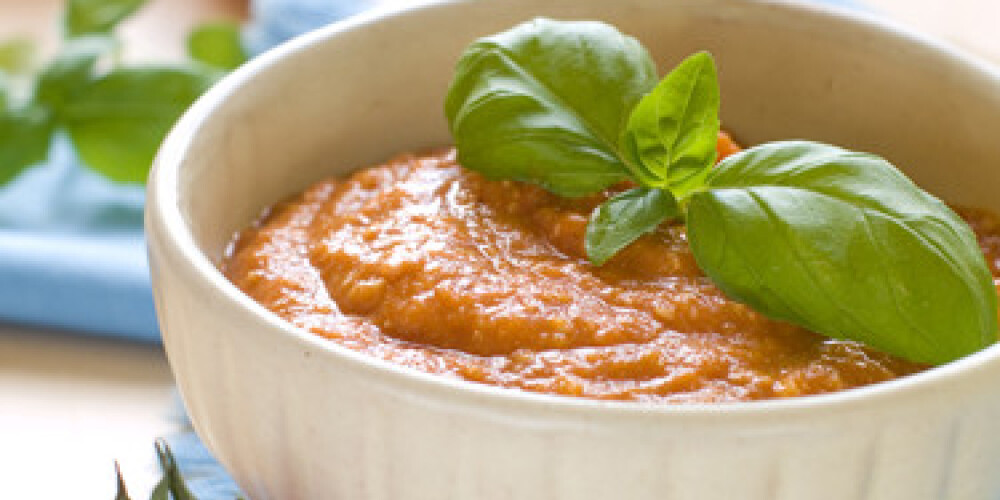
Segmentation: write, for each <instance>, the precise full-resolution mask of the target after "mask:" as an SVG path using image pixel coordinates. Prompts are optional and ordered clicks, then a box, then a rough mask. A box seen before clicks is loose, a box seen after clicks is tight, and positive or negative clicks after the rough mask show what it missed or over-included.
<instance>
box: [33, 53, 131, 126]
mask: <svg viewBox="0 0 1000 500" xmlns="http://www.w3.org/2000/svg"><path fill="white" fill-rule="evenodd" d="M114 47H115V42H114V40H112V39H110V38H108V37H106V36H100V35H89V36H84V37H80V38H76V39H73V40H70V41H68V42H67V43H66V44H65V46H64V47H63V50H62V52H60V53H59V55H58V56H56V58H55V60H53V61H52V62H51V63H50V64H49V65H48V66H47V67H46V68H45V70H43V71H42V74H41V75H40V76H39V77H38V84H37V86H36V88H35V100H36V101H38V102H40V103H43V104H45V105H47V106H49V107H50V108H52V109H54V110H58V109H60V108H62V106H63V103H64V102H65V101H66V100H67V99H68V98H69V96H70V94H72V93H74V92H76V91H77V90H79V89H80V88H82V87H84V86H85V85H86V84H87V83H88V82H89V81H90V80H91V79H92V78H93V77H94V69H95V67H96V66H97V61H98V60H99V59H100V58H101V57H102V56H104V55H107V54H109V53H111V52H112V51H113V50H114ZM57 112H58V111H57Z"/></svg>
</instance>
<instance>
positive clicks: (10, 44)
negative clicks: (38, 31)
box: [0, 38, 36, 75]
mask: <svg viewBox="0 0 1000 500" xmlns="http://www.w3.org/2000/svg"><path fill="white" fill-rule="evenodd" d="M35 50H36V47H35V43H34V42H32V41H31V40H28V39H25V38H15V39H13V40H9V41H6V42H3V43H0V71H3V72H4V73H7V74H10V75H20V74H24V73H27V72H29V70H30V69H31V67H32V65H33V62H34V60H35Z"/></svg>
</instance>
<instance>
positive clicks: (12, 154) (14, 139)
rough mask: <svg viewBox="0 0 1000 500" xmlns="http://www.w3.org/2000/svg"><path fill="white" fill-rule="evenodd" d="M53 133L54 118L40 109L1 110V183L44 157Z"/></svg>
mask: <svg viewBox="0 0 1000 500" xmlns="http://www.w3.org/2000/svg"><path fill="white" fill-rule="evenodd" d="M52 133H53V126H52V120H51V118H50V116H49V114H48V113H47V112H46V111H45V110H43V109H41V108H38V107H31V108H28V109H24V110H17V111H14V110H7V111H0V186H2V185H4V184H6V183H8V182H10V181H11V180H13V179H14V178H15V177H17V175H18V174H20V173H21V172H22V171H24V170H25V169H26V168H28V167H30V166H32V165H34V164H36V163H38V162H41V161H43V160H45V158H46V157H47V156H48V153H49V143H50V142H51V140H52Z"/></svg>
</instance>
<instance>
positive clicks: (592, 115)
mask: <svg viewBox="0 0 1000 500" xmlns="http://www.w3.org/2000/svg"><path fill="white" fill-rule="evenodd" d="M656 82H657V77H656V67H655V64H654V63H653V60H652V59H651V58H650V56H649V53H648V52H646V50H645V49H644V48H643V47H642V45H640V44H639V42H638V41H636V40H635V39H634V38H631V37H629V36H626V35H624V34H622V33H621V32H619V31H618V30H616V29H615V28H613V27H611V26H609V25H607V24H604V23H599V22H590V21H585V22H584V21H581V22H561V21H554V20H550V19H536V20H534V21H531V22H528V23H524V24H521V25H519V26H517V27H515V28H513V29H511V30H509V31H506V32H503V33H500V34H497V35H494V36H489V37H486V38H482V39H480V40H478V41H476V42H475V43H473V44H472V45H471V46H470V47H469V48H468V49H466V51H465V53H464V54H463V55H462V57H461V60H460V61H459V62H458V67H457V69H456V74H455V78H454V80H453V81H452V83H451V87H450V88H449V89H448V95H447V98H446V100H445V114H446V115H447V117H448V122H449V124H450V126H451V132H452V135H453V137H454V139H455V144H456V146H457V148H458V159H459V161H460V162H461V163H462V165H464V166H465V167H468V168H471V169H473V170H477V171H479V172H482V173H483V174H484V175H486V176H487V177H490V178H494V179H497V178H504V179H516V180H522V181H528V182H533V183H536V184H539V185H541V186H543V187H545V188H546V189H548V190H550V191H552V192H555V193H557V194H560V195H563V196H580V195H584V194H589V193H593V192H595V191H599V190H601V189H603V188H605V187H607V186H610V185H611V184H614V183H616V182H619V181H621V180H623V179H625V178H626V177H627V171H626V168H625V166H624V165H623V164H622V162H621V160H620V159H619V157H620V155H619V153H618V149H617V148H618V140H619V137H620V135H621V133H622V130H624V128H625V124H626V122H627V119H628V116H629V113H630V112H631V111H632V108H633V107H634V106H635V104H636V103H637V102H638V101H639V99H641V98H642V96H643V95H644V94H645V93H646V92H648V91H649V90H651V89H652V88H653V87H654V86H655V85H656Z"/></svg>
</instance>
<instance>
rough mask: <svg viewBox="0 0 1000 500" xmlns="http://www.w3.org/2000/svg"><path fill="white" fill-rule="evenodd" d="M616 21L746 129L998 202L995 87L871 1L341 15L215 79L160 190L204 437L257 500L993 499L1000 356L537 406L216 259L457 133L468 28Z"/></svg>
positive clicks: (168, 271) (442, 6)
mask: <svg viewBox="0 0 1000 500" xmlns="http://www.w3.org/2000/svg"><path fill="white" fill-rule="evenodd" d="M537 15H546V16H550V17H557V18H593V19H601V20H604V21H607V22H610V23H612V24H615V25H617V26H619V27H620V28H621V29H623V30H624V31H626V32H627V33H630V34H632V35H635V36H637V37H638V38H639V39H640V40H641V41H642V42H643V43H644V44H646V46H647V47H649V48H650V50H651V51H652V53H653V54H654V56H655V58H656V59H657V60H658V62H659V63H660V65H661V68H666V67H669V66H671V65H672V64H674V63H676V62H677V61H679V60H680V58H681V57H683V56H685V55H687V54H689V53H691V52H693V51H695V50H698V49H709V50H711V51H712V52H713V53H714V54H715V56H716V57H717V59H718V62H719V66H720V68H721V78H722V88H723V93H724V95H723V100H724V104H723V110H724V111H723V112H724V116H723V120H724V124H725V126H726V127H727V128H728V129H730V130H732V131H734V132H735V133H736V134H737V135H738V137H740V138H741V139H742V140H743V141H746V142H749V143H755V142H758V141H763V140H770V139H777V138H795V137H803V138H810V139H816V140H823V141H828V142H832V143H837V144H841V145H845V146H849V147H853V148H856V149H861V150H870V151H875V152H878V153H881V154H883V155H886V156H888V157H889V158H890V159H892V160H894V161H895V162H896V163H897V164H898V165H899V166H901V167H902V168H903V170H905V171H906V172H907V173H909V174H910V175H911V176H912V177H913V178H914V179H915V180H916V181H917V182H919V183H920V184H922V185H924V186H925V187H926V188H928V189H930V190H931V191H933V192H936V193H937V194H939V195H940V196H942V197H944V198H945V199H947V200H949V201H952V202H957V203H962V204H971V205H979V206H984V207H989V208H992V209H993V210H996V211H1000V196H997V190H998V188H1000V168H998V167H1000V165H998V162H1000V160H998V158H1000V140H998V139H997V135H996V134H997V131H1000V77H998V74H997V73H995V72H992V70H990V69H988V68H987V67H985V66H984V65H981V64H979V63H977V62H975V61H973V60H970V59H968V58H966V57H964V56H962V55H959V54H957V53H955V52H953V51H951V50H950V49H947V48H945V47H942V46H940V45H938V44H936V43H933V42H930V41H928V40H925V39H923V38H921V37H919V36H915V35H913V34H912V33H908V32H906V31H903V30H900V29H898V28H895V27H892V26H889V25H887V24H884V23H882V22H879V21H875V20H872V19H868V18H865V17H861V16H859V15H856V14H851V13H846V12H840V11H835V10H829V9H827V8H823V7H816V6H802V5H795V4H790V3H785V2H773V1H767V2H765V1H747V0H674V1H669V2H668V1H663V0H618V1H608V0H549V1H546V2H538V1H536V0H491V1H488V2H487V1H479V2H476V1H468V2H438V3H435V4H432V5H428V6H423V7H413V8H409V9H406V10H401V11H396V12H382V13H375V14H371V15H367V16H364V17H360V18H355V19H352V20H350V21H348V22H346V23H341V24H338V25H334V26H331V27H329V28H327V29H324V30H321V31H320V32H318V33H314V34H311V35H309V36H306V37H304V38H301V39H298V40H295V41H293V42H291V43H290V44H288V45H285V46H283V47H281V48H279V49H277V50H275V51H272V52H270V53H268V54H266V55H264V56H263V57H261V58H259V59H257V60H256V61H254V62H252V63H250V64H249V65H248V66H246V67H245V68H243V69H241V70H239V71H237V72H236V73H235V74H233V75H232V76H230V77H228V78H227V79H225V80H224V81H223V82H222V83H221V84H219V85H218V86H217V87H216V88H214V89H213V90H212V91H210V92H209V93H208V95H206V96H205V97H204V98H203V99H201V100H200V101H199V102H198V103H197V104H196V105H195V106H194V107H193V108H192V109H191V111H190V112H189V113H188V114H187V115H186V116H185V117H184V118H183V119H182V120H181V122H180V124H179V125H178V126H177V128H176V129H175V130H174V132H173V133H172V135H171V136H170V138H169V139H168V140H167V141H166V143H165V144H164V146H163V149H162V151H161V153H160V155H159V158H158V160H157V165H156V168H155V170H154V172H153V174H152V177H151V182H150V184H149V199H148V209H147V210H148V211H147V230H148V237H149V247H150V260H151V263H152V266H153V278H154V284H155V291H156V299H157V309H158V312H159V318H160V321H161V326H162V328H163V334H164V342H165V344H166V349H167V353H168V355H169V358H170V363H171V365H172V367H173V370H174V373H175V374H176V376H177V381H178V384H179V386H180V390H181V393H182V395H183V398H184V401H185V403H186V404H187V408H188V410H189V411H190V414H191V417H192V420H193V422H194V425H195V428H196V430H197V431H198V434H199V435H200V436H201V437H202V438H203V439H204V441H205V442H206V443H207V444H208V446H209V448H211V450H212V451H213V452H214V453H215V454H216V455H217V456H218V458H219V459H220V460H221V461H222V463H223V464H225V466H226V467H227V468H228V469H229V470H230V471H231V472H232V474H233V475H234V476H235V478H236V480H237V481H238V482H239V484H240V486H242V487H243V488H244V489H245V490H246V492H247V493H249V494H250V496H251V497H253V498H254V499H258V500H260V499H280V500H291V499H319V498H324V499H325V498H333V499H345V500H369V499H384V500H409V499H425V500H448V499H454V500H499V499H516V500H535V499H537V500H541V499H547V500H553V499H561V500H588V499H612V498H622V499H630V500H652V499H671V500H686V499H691V500H713V499H741V500H752V499H761V500H774V499H836V500H852V499H878V500H890V499H900V500H903V499H905V500H919V499H936V500H940V499H961V500H975V499H991V500H992V499H995V498H996V497H995V496H994V495H998V494H1000V432H997V425H996V423H997V422H998V421H1000V347H998V346H993V347H991V348H989V349H987V350H985V351H983V352H980V353H978V354H975V355H973V356H970V357H968V358H966V359H963V360H960V361H958V362H955V363H951V364H949V365H946V366H942V367H939V368H935V369H932V370H929V371H927V372H925V373H921V374H919V375H915V376H911V377H907V378H904V379H901V380H897V381H893V382H889V383H883V384H879V385H876V386H871V387H867V388H862V389H856V390H850V391H845V392H841V393H837V394H831V395H823V396H816V397H804V398H798V399H791V400H782V401H767V402H757V403H748V404H726V405H705V406H650V405H642V404H629V403H608V402H598V401H590V400H583V399H573V398H564V397H556V396H547V395H538V394H528V393H524V392H518V391H514V390H505V389H498V388H495V387H487V386H482V385H475V384H470V383H464V382H459V381H453V380H446V379H444V378H438V377H434V376H430V375H427V374H423V373H418V372H416V371H413V370H410V369H405V368H400V367H397V366H393V365H389V364H387V363H385V362H382V361H378V360H375V359H370V358H367V357H365V356H362V355H360V354H357V353H355V352H352V351H349V350H347V349H344V348H342V347H339V346H338V345H336V344H334V343H332V342H330V341H326V340H323V339H320V338H318V337H315V336H313V335H311V334H309V333H307V332H304V331H299V330H297V329H295V328H293V327H291V326H289V325H288V324H285V323H284V322H283V321H282V320H280V319H279V318H278V317H277V316H274V315H272V314H271V313H269V312H268V311H266V310H265V309H264V308H263V307H261V306H259V305H257V304H256V303H254V302H253V301H252V300H250V299H249V298H248V297H246V296H244V295H243V294H242V293H241V292H240V291H239V290H237V289H236V288H235V287H234V286H232V285H231V284H230V283H229V282H228V281H226V279H225V278H224V277H223V276H222V274H220V273H219V271H218V270H217V269H216V263H217V262H218V261H219V259H220V258H221V257H222V255H223V251H224V248H225V246H226V243H227V242H228V241H229V239H230V237H231V236H232V234H233V233H234V232H236V231H237V230H239V229H240V228H242V227H244V226H245V225H247V224H248V223H250V222H251V221H252V220H253V218H254V216H255V215H256V214H257V213H258V212H259V211H260V210H261V209H262V208H263V207H266V206H268V205H270V204H272V203H274V202H276V201H278V200H280V199H282V198H283V197H285V196H288V195H291V194H292V193H295V192H297V191H299V190H301V189H302V188H304V187H305V186H306V185H308V184H309V183H311V182H313V181H316V180H318V179H320V178H322V177H325V176H329V175H334V174H344V173H347V172H349V171H350V170H352V169H355V168H358V167H361V166H365V165H368V164H372V163H376V162H379V161H381V160H384V159H386V158H387V157H389V156H391V155H392V154H393V153H395V152H400V151H406V150H413V149H420V148H424V147H428V146H434V145H441V144H447V143H448V142H449V137H448V133H447V129H446V125H445V120H444V118H443V112H442V98H443V95H444V93H445V89H446V86H447V84H448V82H449V80H450V77H451V74H452V67H453V64H454V62H455V61H456V59H457V57H458V56H459V54H460V52H461V50H462V49H463V47H464V46H465V45H466V44H468V43H469V42H470V41H471V40H473V39H474V38H476V37H478V36H481V35H485V34H490V33H493V32H497V31H500V30H502V29H506V28H508V27H510V26H512V25H514V24H516V23H518V22H521V21H524V20H527V19H529V18H532V17H534V16H537Z"/></svg>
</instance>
